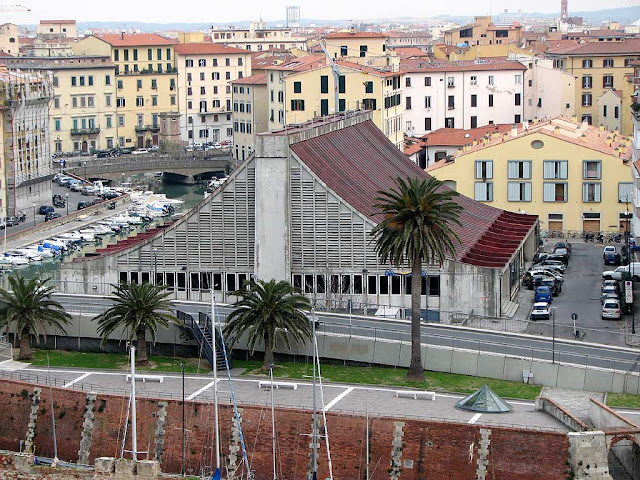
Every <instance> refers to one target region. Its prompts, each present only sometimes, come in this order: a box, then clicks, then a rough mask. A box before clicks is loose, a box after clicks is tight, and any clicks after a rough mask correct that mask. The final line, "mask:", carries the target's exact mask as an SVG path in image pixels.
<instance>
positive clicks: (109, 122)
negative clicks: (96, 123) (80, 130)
mask: <svg viewBox="0 0 640 480" xmlns="http://www.w3.org/2000/svg"><path fill="white" fill-rule="evenodd" d="M105 119H106V120H107V128H111V127H113V124H112V119H111V115H107V116H105Z"/></svg>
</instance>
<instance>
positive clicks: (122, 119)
mask: <svg viewBox="0 0 640 480" xmlns="http://www.w3.org/2000/svg"><path fill="white" fill-rule="evenodd" d="M118 126H119V127H124V115H118ZM121 145H124V141H123V142H122V143H121Z"/></svg>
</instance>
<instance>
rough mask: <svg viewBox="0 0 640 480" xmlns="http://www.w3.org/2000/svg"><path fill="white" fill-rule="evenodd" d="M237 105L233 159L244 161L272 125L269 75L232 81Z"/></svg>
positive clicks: (233, 96)
mask: <svg viewBox="0 0 640 480" xmlns="http://www.w3.org/2000/svg"><path fill="white" fill-rule="evenodd" d="M231 85H232V94H231V95H232V103H233V146H232V152H233V156H234V158H235V159H236V160H238V161H243V160H245V159H246V158H248V157H249V155H251V153H253V151H254V150H255V139H256V135H257V134H259V133H262V132H266V131H267V129H268V126H269V115H268V112H269V101H268V100H267V99H268V96H267V74H266V73H259V74H256V75H251V76H250V77H245V78H242V79H239V80H234V81H232V82H231Z"/></svg>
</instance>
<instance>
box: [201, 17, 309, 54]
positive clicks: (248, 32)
mask: <svg viewBox="0 0 640 480" xmlns="http://www.w3.org/2000/svg"><path fill="white" fill-rule="evenodd" d="M210 35H211V42H213V43H222V44H224V45H227V46H229V47H234V48H241V49H244V50H249V51H250V52H262V51H265V50H274V49H275V50H290V49H292V48H299V49H300V50H306V49H307V39H306V38H305V37H302V36H297V35H295V34H294V32H293V30H292V29H291V28H268V27H267V24H266V23H265V22H263V21H259V22H251V23H250V24H249V28H217V27H211V31H210Z"/></svg>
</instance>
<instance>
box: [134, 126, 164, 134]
mask: <svg viewBox="0 0 640 480" xmlns="http://www.w3.org/2000/svg"><path fill="white" fill-rule="evenodd" d="M147 130H148V131H150V132H153V133H158V132H159V131H160V125H136V132H145V131H147Z"/></svg>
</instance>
